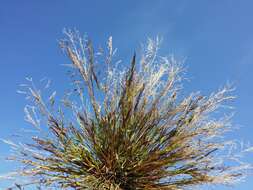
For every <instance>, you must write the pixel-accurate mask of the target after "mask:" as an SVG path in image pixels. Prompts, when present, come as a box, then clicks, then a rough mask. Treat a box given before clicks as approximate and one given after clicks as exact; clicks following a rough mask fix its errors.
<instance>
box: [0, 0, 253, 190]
mask: <svg viewBox="0 0 253 190" xmlns="http://www.w3.org/2000/svg"><path fill="white" fill-rule="evenodd" d="M252 7H253V2H252V1H250V0H243V1H235V0H212V1H211V0H209V1H207V0H196V1H189V0H170V1H168V0H156V1H151V0H139V1H136V0H135V1H134V0H128V1H120V0H107V1H98V0H93V1H85V0H75V1H70V0H69V1H67V0H61V1H60V0H55V1H50V0H44V1H32V0H25V1H17V0H16V1H14V0H8V1H3V0H2V1H1V4H0V66H1V69H0V88H1V94H0V97H1V98H0V121H1V123H0V127H1V132H0V138H9V137H10V135H11V134H13V132H15V131H17V130H19V129H20V128H24V127H26V126H27V124H26V123H25V122H24V121H23V116H24V114H23V106H24V105H25V100H24V98H23V97H22V96H20V95H19V94H17V93H16V90H17V88H18V85H19V84H20V83H22V82H24V78H25V77H26V76H32V77H33V78H34V79H35V80H39V79H41V78H43V77H45V76H46V77H49V78H50V79H52V81H53V86H54V87H55V88H56V89H58V90H63V89H64V86H65V84H66V85H67V83H68V79H67V78H66V68H64V67H62V66H60V64H63V63H66V59H65V57H64V56H63V55H62V53H61V51H60V50H59V47H58V44H57V40H58V39H60V38H61V37H62V29H63V28H65V27H67V28H73V27H75V28H77V29H78V30H80V32H82V33H86V34H88V35H89V36H90V37H91V38H92V39H93V40H94V41H95V43H97V44H104V43H105V41H106V39H107V38H108V37H109V36H111V35H112V36H113V39H114V44H115V46H116V47H117V48H118V50H119V51H118V55H119V56H120V57H122V58H124V59H125V60H130V56H131V55H132V53H133V51H134V49H138V47H139V45H140V43H141V42H145V39H146V38H147V37H156V36H157V35H159V36H162V37H163V44H162V47H161V51H162V53H165V54H171V53H174V54H175V55H176V56H177V57H178V58H186V62H185V65H186V67H187V68H188V72H187V75H186V76H187V77H188V78H189V79H190V82H187V83H185V88H186V92H189V91H198V90H200V91H201V92H202V93H203V94H208V93H210V92H211V91H213V90H216V89H217V88H218V87H221V86H222V85H224V84H225V83H226V82H227V81H231V82H234V84H235V85H236V87H237V90H236V91H235V94H236V96H237V97H238V98H237V99H236V100H235V101H234V103H233V106H235V107H236V114H235V116H234V118H233V122H234V123H235V124H239V125H240V126H241V128H240V130H237V131H236V132H235V133H234V135H233V137H234V138H236V139H239V140H243V141H245V142H248V141H251V142H253V132H252V131H253V127H252V123H253V117H252V107H253V99H252V97H253V88H252V82H253V75H252V71H253V24H252V18H253V11H252ZM0 154H1V155H0V157H1V164H0V173H4V172H6V171H8V170H10V169H11V168H13V165H12V164H10V163H5V162H3V161H2V160H3V159H2V158H3V157H5V156H6V155H7V154H8V147H7V146H6V145H4V144H0ZM246 159H247V160H248V161H251V162H253V158H252V155H248V156H247V157H246ZM4 185H5V184H4V183H3V182H0V189H1V188H3V187H4ZM252 185H253V178H252V177H249V178H247V180H246V182H245V183H242V184H240V185H237V186H235V187H231V189H236V190H248V189H251V188H250V186H252ZM215 189H216V190H225V189H228V188H225V187H215ZM229 189H230V188H229Z"/></svg>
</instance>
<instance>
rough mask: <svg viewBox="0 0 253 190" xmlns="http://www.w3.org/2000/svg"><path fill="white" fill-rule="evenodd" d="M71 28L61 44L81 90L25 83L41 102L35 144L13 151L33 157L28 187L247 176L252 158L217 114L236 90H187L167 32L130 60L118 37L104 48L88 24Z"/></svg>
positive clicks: (123, 189)
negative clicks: (86, 29) (246, 158)
mask: <svg viewBox="0 0 253 190" xmlns="http://www.w3.org/2000/svg"><path fill="white" fill-rule="evenodd" d="M65 34H66V39H63V40H62V41H61V42H60V46H61V48H62V49H63V51H64V52H65V53H66V55H67V56H68V58H69V59H70V61H71V64H69V65H68V66H70V69H71V79H72V82H73V83H72V85H73V90H72V91H71V93H68V94H67V95H66V96H65V97H64V98H63V100H62V101H61V102H60V103H59V104H61V105H58V103H57V105H56V102H55V94H56V93H55V92H54V93H52V94H51V95H50V97H49V98H48V99H46V100H45V99H44V98H43V97H42V94H41V91H40V90H38V89H37V88H36V87H35V85H34V84H33V82H32V80H31V79H29V78H28V79H27V80H28V82H29V83H30V85H23V88H24V91H20V92H21V93H24V94H26V96H27V99H29V100H30V101H31V104H30V105H28V106H26V107H25V113H26V120H27V121H28V122H30V123H31V124H32V125H34V127H35V128H36V130H37V131H38V132H39V133H38V135H34V136H32V137H31V138H32V141H31V143H23V144H21V143H19V144H13V143H10V142H9V141H8V143H9V144H11V145H12V147H13V148H14V149H15V153H14V155H13V156H11V157H10V159H13V160H16V161H19V162H21V163H22V165H23V166H24V167H23V168H21V169H20V170H19V171H17V172H16V173H13V176H15V175H16V176H18V177H20V178H21V176H23V177H28V179H29V180H28V181H27V182H24V183H23V186H25V185H34V184H35V185H36V184H37V185H40V186H43V188H42V189H45V188H60V189H76V190H79V189H80V190H81V189H90V190H95V189H96V190H104V189H110V190H180V189H190V188H196V187H197V186H198V185H202V184H230V183H232V182H235V181H238V180H240V179H241V178H242V177H243V176H244V174H245V171H246V170H247V169H248V168H249V165H247V164H244V163H242V162H240V161H238V160H237V159H236V157H233V156H232V155H233V154H232V150H233V147H234V143H233V142H232V141H225V140H224V138H222V137H223V134H224V132H226V131H228V130H229V129H230V122H229V120H230V117H227V116H224V117H220V118H217V116H215V113H216V110H217V109H218V108H220V107H221V105H224V104H223V103H225V102H226V101H229V100H231V99H233V98H234V97H233V96H231V95H230V91H231V89H230V88H227V87H225V88H223V89H221V90H218V91H217V92H215V93H212V94H211V95H210V96H202V95H200V93H192V94H190V95H189V96H187V97H185V98H180V97H178V95H179V93H180V90H181V89H182V85H181V80H182V72H183V71H184V70H183V68H182V67H181V64H180V63H179V62H178V61H177V60H175V59H174V57H173V56H168V57H162V56H159V55H158V54H157V51H158V47H159V40H158V39H156V40H148V43H147V44H146V46H145V47H144V48H143V51H142V52H141V53H140V55H137V56H136V55H134V56H133V57H132V60H131V61H130V64H129V67H128V68H126V69H122V68H121V67H122V65H124V64H125V63H124V64H123V63H122V62H117V61H116V60H114V59H115V58H114V57H115V56H114V54H115V52H116V50H115V49H114V48H113V46H112V38H109V40H108V43H107V48H105V50H99V51H98V52H96V51H95V50H94V48H93V45H92V43H91V41H90V40H87V38H82V37H80V35H79V34H78V32H73V31H66V32H65ZM76 95H77V96H78V97H79V99H78V100H77V99H76ZM56 107H57V108H56ZM58 107H59V108H58ZM216 115H218V116H219V115H221V114H216ZM44 126H48V128H47V129H45V127H44ZM43 131H44V132H43ZM45 132H47V134H46V135H45V134H44V133H45ZM9 177H10V176H9ZM23 186H22V184H20V185H18V184H16V185H14V187H13V188H18V189H22V187H23Z"/></svg>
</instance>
